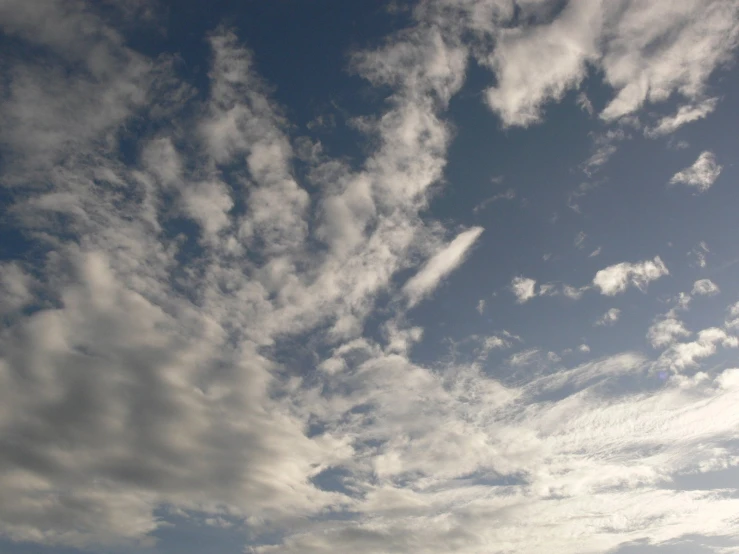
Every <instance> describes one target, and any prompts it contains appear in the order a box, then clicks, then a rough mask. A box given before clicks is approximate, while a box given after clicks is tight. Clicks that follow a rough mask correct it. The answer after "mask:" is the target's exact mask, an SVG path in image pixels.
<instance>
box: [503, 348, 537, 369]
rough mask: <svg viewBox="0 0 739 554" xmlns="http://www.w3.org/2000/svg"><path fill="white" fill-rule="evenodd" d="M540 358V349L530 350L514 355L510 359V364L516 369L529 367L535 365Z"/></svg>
mask: <svg viewBox="0 0 739 554" xmlns="http://www.w3.org/2000/svg"><path fill="white" fill-rule="evenodd" d="M538 357H539V349H538V348H529V349H528V350H522V351H521V352H516V353H515V354H513V355H512V356H511V357H510V358H508V363H509V364H510V365H512V366H514V367H520V366H527V365H531V364H532V363H534V362H535V361H536V360H537V359H538Z"/></svg>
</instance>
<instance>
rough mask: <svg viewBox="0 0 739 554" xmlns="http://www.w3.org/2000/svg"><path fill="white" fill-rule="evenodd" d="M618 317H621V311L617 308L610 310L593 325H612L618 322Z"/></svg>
mask: <svg viewBox="0 0 739 554" xmlns="http://www.w3.org/2000/svg"><path fill="white" fill-rule="evenodd" d="M619 317H621V310H619V309H618V308H611V309H610V310H608V311H607V312H606V313H604V314H603V315H602V316H601V317H600V318H598V320H597V321H596V322H595V324H596V325H599V326H607V325H613V324H614V323H616V322H617V321H618V318H619Z"/></svg>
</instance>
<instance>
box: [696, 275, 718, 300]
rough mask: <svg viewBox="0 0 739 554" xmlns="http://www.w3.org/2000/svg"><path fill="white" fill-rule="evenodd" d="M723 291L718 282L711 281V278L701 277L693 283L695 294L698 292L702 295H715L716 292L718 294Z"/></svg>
mask: <svg viewBox="0 0 739 554" xmlns="http://www.w3.org/2000/svg"><path fill="white" fill-rule="evenodd" d="M719 292H721V290H720V289H719V288H718V286H717V285H716V283H714V282H713V281H711V280H710V279H699V280H698V281H696V282H695V283H693V294H698V295H701V296H713V295H714V294H718V293H719Z"/></svg>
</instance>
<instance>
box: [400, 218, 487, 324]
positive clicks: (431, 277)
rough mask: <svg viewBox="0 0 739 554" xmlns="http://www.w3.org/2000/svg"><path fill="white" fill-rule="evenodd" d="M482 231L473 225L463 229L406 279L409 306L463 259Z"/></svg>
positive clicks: (414, 303) (405, 288) (416, 301)
mask: <svg viewBox="0 0 739 554" xmlns="http://www.w3.org/2000/svg"><path fill="white" fill-rule="evenodd" d="M482 231H483V228H482V227H473V228H472V229H468V230H467V231H463V232H462V233H460V234H459V235H457V237H456V238H455V239H454V240H453V241H452V242H450V243H449V244H448V245H447V246H445V247H444V248H443V249H442V250H441V251H440V252H438V253H436V254H434V256H433V257H432V258H431V259H430V260H429V261H427V262H426V264H424V266H423V267H422V268H421V270H420V271H419V272H418V273H416V274H415V275H414V276H413V277H411V279H409V280H408V282H407V283H406V284H405V286H404V287H403V292H404V293H405V294H406V296H407V297H408V302H409V304H410V305H411V306H414V305H416V304H417V303H418V302H419V301H420V300H421V299H422V298H423V297H424V296H426V295H428V294H429V293H431V291H433V290H434V289H435V288H436V287H437V286H439V283H440V282H441V281H442V280H443V279H444V278H445V277H446V276H447V275H449V274H450V273H451V272H452V271H454V270H455V269H456V268H457V267H458V266H459V264H461V263H462V262H463V261H464V257H465V255H466V254H467V252H468V250H469V249H470V248H471V247H472V245H473V244H474V243H475V241H476V240H477V239H478V237H479V236H480V235H481V234H482ZM480 311H482V310H480Z"/></svg>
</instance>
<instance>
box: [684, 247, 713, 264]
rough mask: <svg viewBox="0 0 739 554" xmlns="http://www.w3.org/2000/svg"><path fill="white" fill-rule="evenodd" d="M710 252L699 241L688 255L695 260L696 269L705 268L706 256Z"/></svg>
mask: <svg viewBox="0 0 739 554" xmlns="http://www.w3.org/2000/svg"><path fill="white" fill-rule="evenodd" d="M710 252H711V251H710V250H709V249H708V245H707V244H706V243H705V242H704V241H701V242H699V243H698V246H697V247H695V248H693V249H692V250H691V251H690V252H689V253H688V255H691V256H694V257H695V259H696V264H697V265H698V267H701V268H704V267H706V265H708V264H707V262H706V254H708V253H710Z"/></svg>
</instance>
